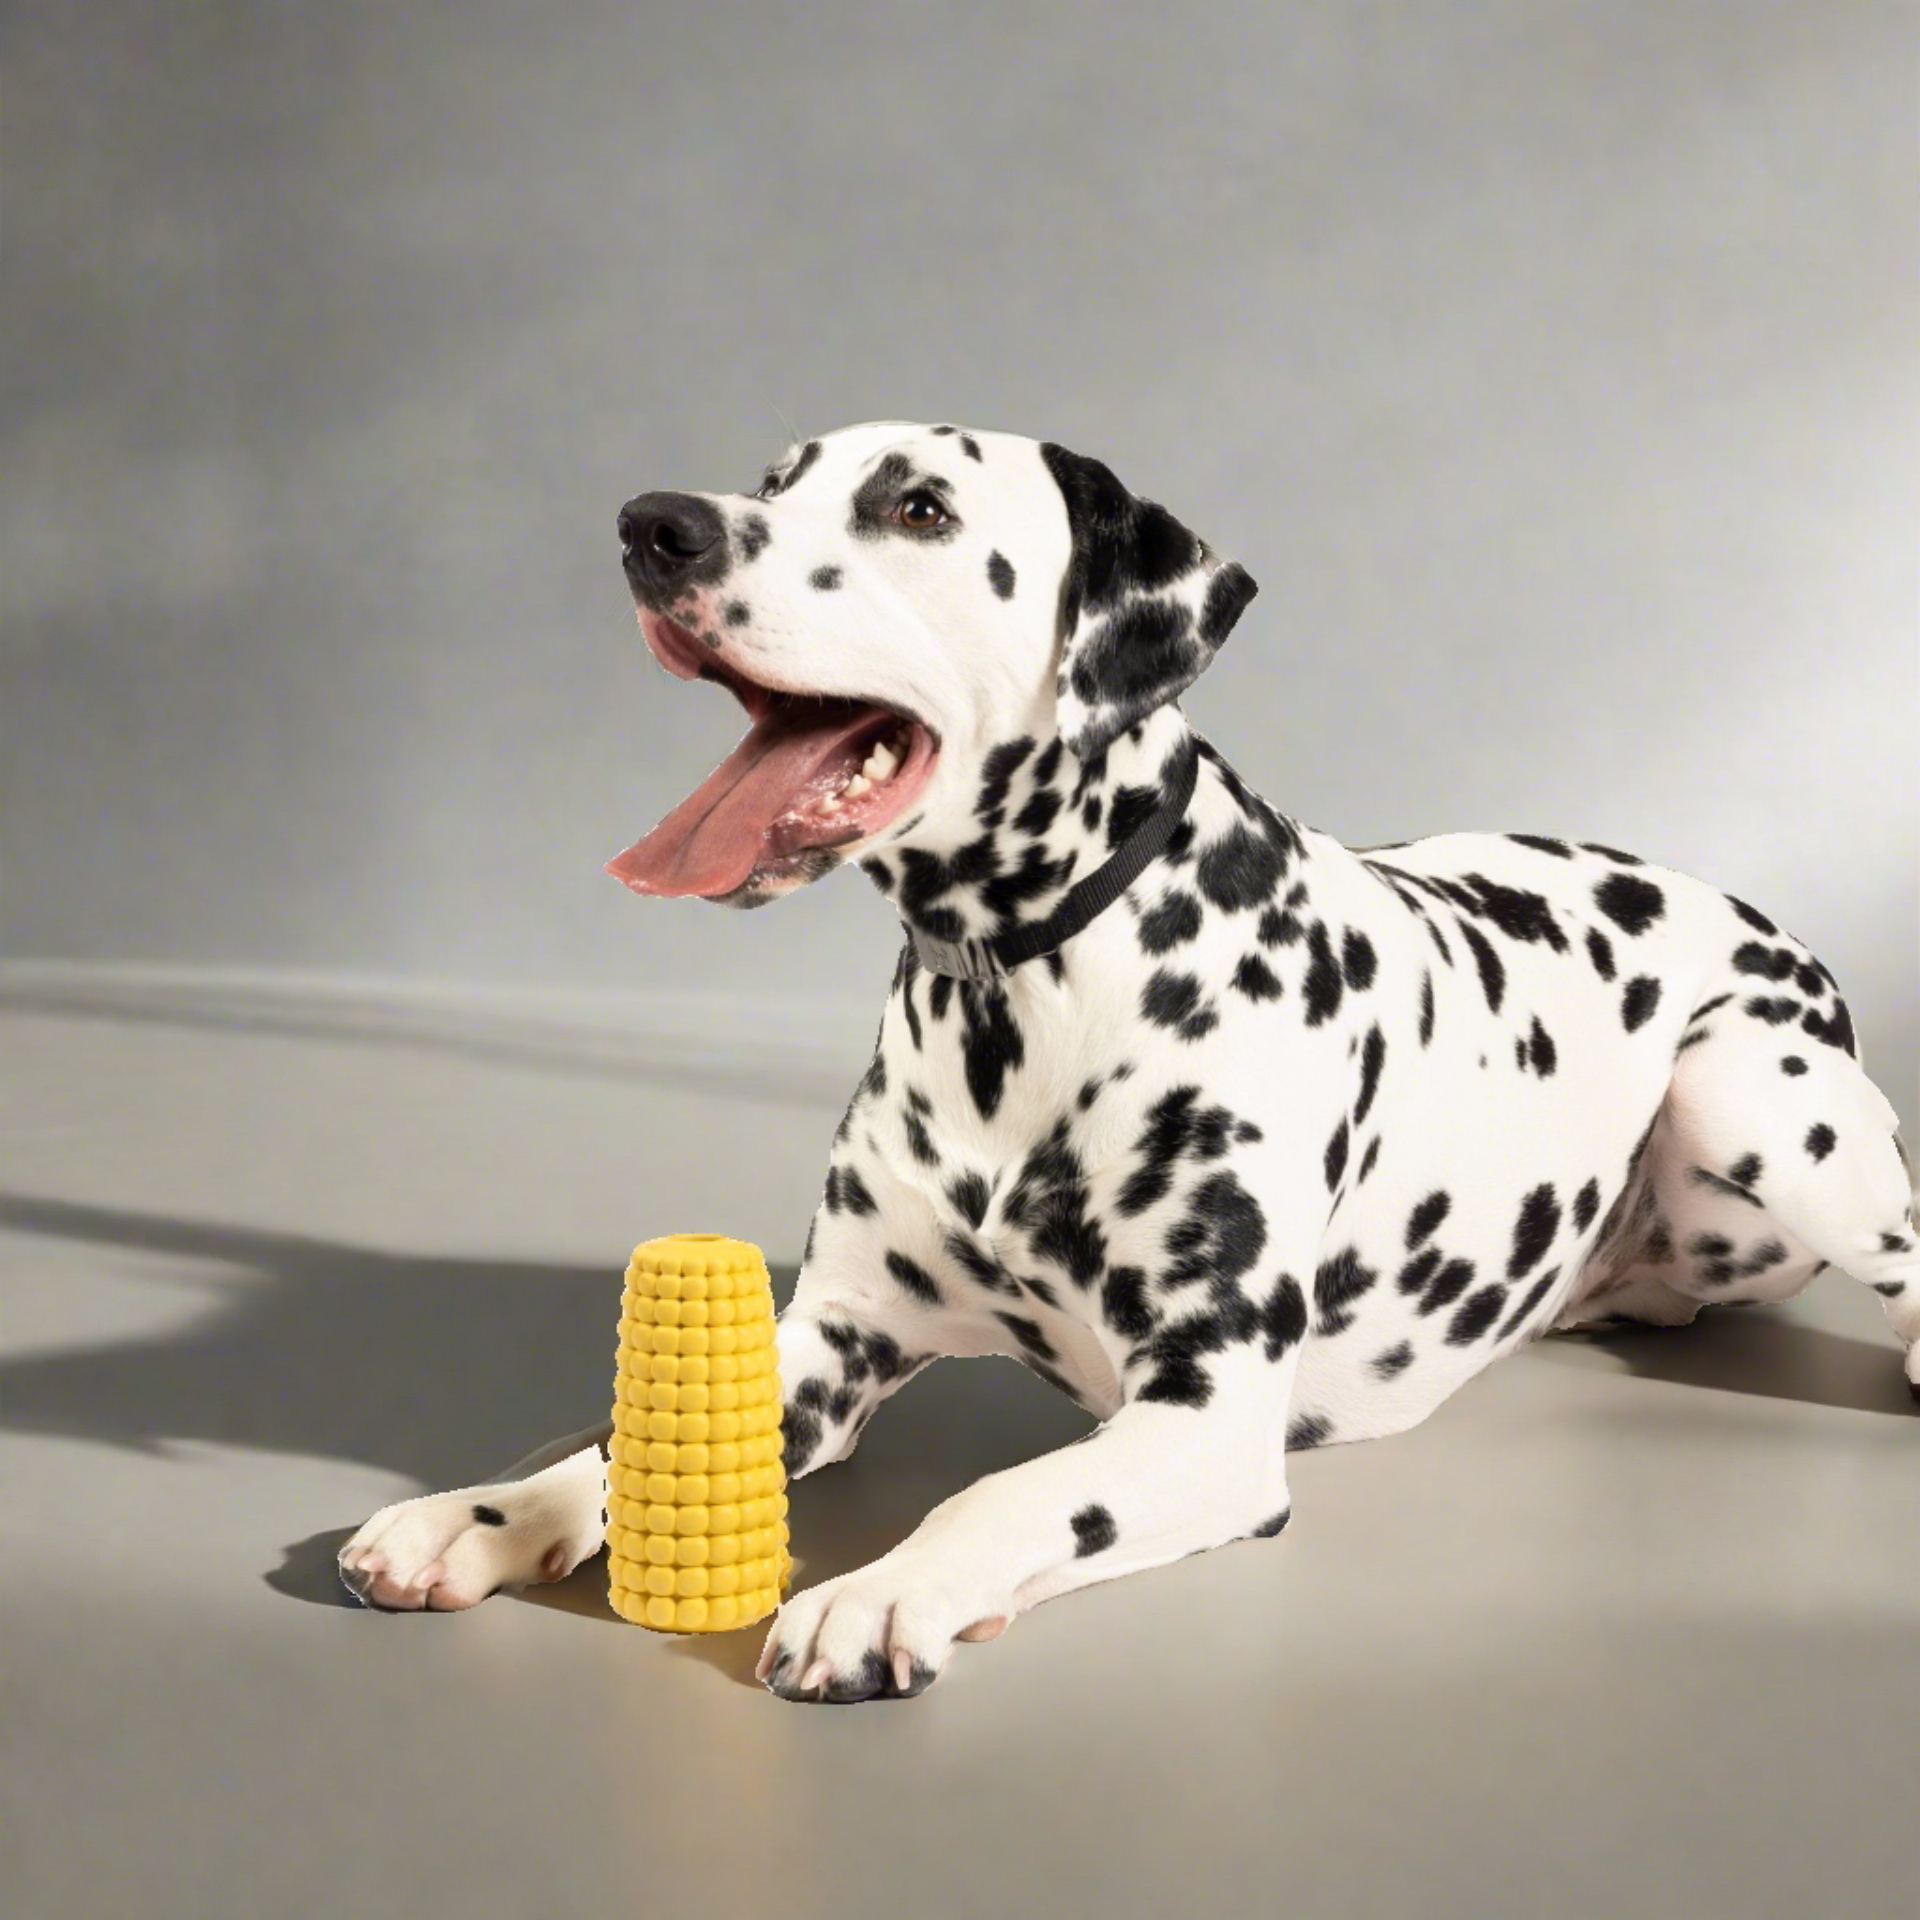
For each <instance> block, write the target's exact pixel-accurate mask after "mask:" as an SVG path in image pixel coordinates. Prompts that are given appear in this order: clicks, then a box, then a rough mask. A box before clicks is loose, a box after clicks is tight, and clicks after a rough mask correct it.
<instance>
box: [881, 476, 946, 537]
mask: <svg viewBox="0 0 1920 1920" xmlns="http://www.w3.org/2000/svg"><path fill="white" fill-rule="evenodd" d="M893 517H894V519H895V520H896V521H898V522H899V524H900V525H901V526H903V527H905V528H906V530H907V531H908V532H909V533H935V532H938V530H939V529H940V528H942V527H944V526H945V525H946V524H947V522H948V521H950V520H951V519H952V518H953V515H952V514H950V513H949V512H948V511H947V509H946V507H945V505H944V504H943V503H942V501H941V499H940V496H939V495H938V494H937V493H929V492H927V490H926V489H925V488H924V487H922V488H919V489H917V490H916V491H915V492H913V493H905V494H902V495H901V496H900V501H899V504H898V505H897V506H896V507H895V508H894V510H893Z"/></svg>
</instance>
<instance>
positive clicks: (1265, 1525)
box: [1247, 1508, 1293, 1540]
mask: <svg viewBox="0 0 1920 1920" xmlns="http://www.w3.org/2000/svg"><path fill="white" fill-rule="evenodd" d="M1292 1518H1293V1512H1292V1509H1291V1508H1289V1509H1288V1510H1287V1511H1286V1512H1284V1513H1276V1514H1275V1515H1274V1516H1273V1518H1272V1519H1271V1520H1262V1521H1261V1522H1260V1524H1259V1525H1258V1526H1257V1527H1255V1528H1254V1530H1253V1531H1252V1532H1251V1533H1250V1534H1248V1535H1247V1538H1248V1539H1249V1540H1271V1539H1273V1538H1274V1537H1275V1535H1277V1534H1280V1533H1282V1532H1284V1531H1285V1530H1286V1525H1287V1522H1288V1521H1289V1520H1291V1519H1292Z"/></svg>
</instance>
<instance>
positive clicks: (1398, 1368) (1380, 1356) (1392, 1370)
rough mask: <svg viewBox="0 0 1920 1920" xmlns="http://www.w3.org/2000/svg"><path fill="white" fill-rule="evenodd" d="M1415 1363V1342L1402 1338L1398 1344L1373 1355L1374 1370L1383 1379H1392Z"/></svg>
mask: <svg viewBox="0 0 1920 1920" xmlns="http://www.w3.org/2000/svg"><path fill="white" fill-rule="evenodd" d="M1412 1365H1413V1342H1412V1341H1411V1340H1402V1341H1401V1342H1400V1344H1399V1345H1398V1346H1394V1347H1389V1348H1387V1350H1386V1351H1385V1352H1384V1353H1376V1354H1375V1355H1374V1356H1373V1371H1374V1373H1375V1374H1376V1375H1377V1376H1378V1377H1379V1378H1380V1379H1382V1380H1391V1379H1393V1378H1394V1376H1395V1375H1396V1374H1402V1373H1405V1372H1406V1370H1407V1369H1408V1368H1409V1367H1410V1366H1412Z"/></svg>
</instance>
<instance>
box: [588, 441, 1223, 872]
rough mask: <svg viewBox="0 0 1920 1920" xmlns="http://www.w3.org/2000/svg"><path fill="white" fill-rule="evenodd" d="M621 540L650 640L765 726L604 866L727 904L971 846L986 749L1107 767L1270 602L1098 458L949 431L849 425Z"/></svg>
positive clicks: (640, 522) (652, 518)
mask: <svg viewBox="0 0 1920 1920" xmlns="http://www.w3.org/2000/svg"><path fill="white" fill-rule="evenodd" d="M619 530H620V541H621V547H622V559H623V563H624V565H625V569H626V575H627V581H628V584H629V586H630V587H631V588H632V590H633V597H634V600H635V603H636V604H637V606H638V608H639V615H640V626H641V630H642V632H643V633H644V634H645V636H646V641H647V645H648V646H649V647H650V648H651V649H652V650H653V652H654V654H655V655H656V656H657V657H658V659H659V660H660V662H661V664H662V665H663V666H665V667H666V668H667V669H668V671H669V672H672V673H675V674H678V675H679V676H680V677H681V678H683V679H689V680H691V679H705V680H717V681H719V682H720V684H721V685H722V686H724V687H726V688H727V689H728V691H729V692H731V693H732V694H733V695H734V696H735V697H736V698H737V699H738V700H739V702H740V704H741V705H742V706H743V707H744V708H745V709H746V711H747V716H748V718H749V719H750V721H751V722H752V725H751V727H750V728H749V730H748V732H747V735H746V737H745V738H744V739H743V740H742V741H741V742H740V744H739V746H738V747H736V748H735V749H734V751H733V752H732V754H731V755H729V756H728V758H727V759H726V760H725V761H724V762H723V763H722V764H721V765H720V766H719V767H717V768H716V769H715V770H714V772H713V773H712V774H710V775H709V776H708V777H707V779H706V781H705V782H704V783H703V784H702V785H701V786H700V787H699V789H698V790H697V791H696V792H694V793H693V794H692V795H690V796H689V797H688V798H687V799H686V800H684V801H682V802H681V803H680V805H679V806H678V807H676V808H675V809H674V810H673V812H672V813H670V814H669V815H668V816H667V817H666V818H665V819H664V820H663V821H661V823H660V824H659V825H658V826H657V827H655V828H654V830H653V831H652V832H651V833H650V834H648V835H647V837H646V838H645V839H644V840H642V841H640V842H639V843H638V845H636V846H633V847H630V848H629V849H628V850H627V851H626V852H625V853H623V854H621V855H620V856H619V857H618V858H617V859H615V860H614V861H612V862H611V863H610V864H609V867H608V871H609V872H611V873H613V874H614V875H615V876H616V877H617V878H619V879H621V880H623V881H625V882H626V884H627V885H628V886H630V887H632V888H633V889H634V890H635V891H636V892H638V893H660V894H699V895H703V896H705V897H706V898H709V899H715V900H722V901H726V902H728V903H730V904H732V905H736V906H757V905H759V904H760V903H761V902H763V901H765V900H769V899H773V898H775V897H777V896H778V895H780V894H782V893H785V892H788V891H790V890H791V889H792V888H793V887H795V886H798V885H800V884H802V883H803V882H805V881H808V880H813V879H817V878H818V877H819V876H820V875H821V874H823V873H826V872H828V871H829V870H831V869H832V868H833V867H834V866H837V865H838V864H839V863H840V862H841V861H843V860H845V859H849V858H858V857H863V856H865V855H867V854H869V853H872V852H876V851H878V850H879V849H881V848H883V847H887V846H896V845H900V846H914V845H926V846H933V847H942V846H952V845H957V844H959V843H960V841H961V840H963V839H964V838H966V837H967V836H968V835H969V834H970V833H973V832H977V831H978V825H977V820H976V805H977V801H978V796H979V794H980V790H981V785H982V778H983V770H984V769H986V768H987V766H988V765H989V760H990V756H991V755H992V754H993V752H994V749H995V748H996V747H1004V745H1005V744H1006V743H1007V742H1009V741H1012V740H1016V739H1022V738H1024V739H1026V740H1029V741H1039V742H1045V741H1048V740H1051V739H1052V738H1054V737H1055V736H1056V735H1057V736H1058V737H1059V738H1060V740H1061V741H1062V742H1063V744H1064V746H1065V747H1066V749H1067V750H1068V751H1069V752H1071V753H1073V754H1075V755H1077V756H1079V757H1081V758H1082V759H1086V758H1090V757H1092V756H1095V755H1097V754H1099V753H1101V752H1103V751H1104V749H1105V748H1106V746H1107V745H1108V743H1109V742H1110V741H1112V740H1113V739H1114V737H1115V736H1116V735H1117V734H1119V733H1121V732H1122V731H1124V730H1125V729H1126V728H1128V727H1130V726H1131V725H1132V724H1133V723H1134V722H1135V721H1136V720H1138V719H1139V718H1140V717H1141V716H1142V715H1143V714H1145V713H1147V712H1149V711H1150V710H1151V709H1153V708H1154V707H1157V706H1160V705H1162V704H1164V703H1165V702H1167V701H1169V700H1172V699H1173V698H1174V697H1175V696H1176V695H1178V694H1179V693H1180V691H1181V690H1182V689H1183V688H1184V687H1186V686H1187V685H1188V684H1189V683H1190V682H1191V681H1192V680H1193V678H1194V677H1195V675H1197V674H1198V673H1199V672H1200V670H1201V669H1202V668H1203V667H1205V666H1206V664H1207V662H1208V661H1209V660H1210V659H1212V657H1213V655H1214V652H1215V650H1216V649H1217V648H1218V647H1219V645H1220V643H1221V642H1222V641H1223V640H1224V639H1225V638H1226V636H1227V633H1228V631H1229V629H1230V628H1231V627H1232V626H1233V623H1234V621H1235V620H1236V619H1237V618H1238V617H1239V614H1240V611H1241V609H1242V608H1243V607H1244V606H1245V605H1246V603H1247V602H1248V601H1249V600H1250V599H1251V598H1252V597H1253V592H1254V585H1253V582H1252V580H1251V579H1249V578H1248V576H1247V575H1246V573H1245V572H1244V571H1243V570H1242V569H1241V568H1239V567H1237V566H1235V565H1233V564H1232V563H1231V562H1225V561H1222V560H1220V559H1219V558H1218V557H1217V556H1216V555H1215V554H1214V553H1213V552H1212V551H1211V549H1209V548H1208V547H1207V546H1206V544H1205V543H1204V542H1203V541H1201V540H1199V539H1198V538H1196V537H1195V536H1194V535H1193V534H1192V533H1190V532H1189V531H1188V530H1187V529H1186V528H1185V527H1184V526H1182V525H1181V524H1180V522H1179V521H1177V520H1176V519H1174V517H1173V516H1172V515H1171V514H1170V513H1168V512H1167V511H1166V510H1165V509H1164V508H1162V507H1158V506H1155V505H1154V504H1153V503H1152V502H1150V501H1146V500H1139V499H1136V498H1135V497H1134V496H1133V495H1132V494H1130V493H1129V492H1128V491H1127V490H1126V488H1125V487H1123V486H1122V485H1121V484H1120V482H1119V481H1118V480H1116V479H1115V478H1114V476H1113V475H1112V474H1111V473H1110V472H1109V471H1108V470H1107V469H1106V468H1105V467H1104V466H1102V465H1101V464H1100V463H1099V462H1098V461H1097V460H1088V459H1084V458H1082V457H1081V456H1080V455H1078V454H1074V453H1069V452H1067V451H1066V450H1065V449H1064V448H1062V447H1056V446H1052V445H1048V444H1043V443H1040V442H1036V441H1032V440H1025V439H1021V438H1018V437H1016V436H1014V435H1011V434H999V433H969V432H965V431H963V430H961V429H959V428H956V427H948V426H938V427H920V426H907V425H902V424H900V423H898V422H885V423H880V424H876V425H868V426H860V427H848V428H845V429H843V430H842V431H840V432H838V433H833V434H828V435H826V436H824V437H823V438H821V439H818V440H809V441H808V442H807V443H806V444H805V445H804V446H801V447H798V448H795V449H794V450H793V451H791V452H790V453H788V454H787V455H786V456H785V457H784V458H783V459H781V460H780V461H779V462H778V463H777V464H776V465H774V466H772V467H770V468H768V470H767V473H766V476H765V478H764V479H763V480H762V481H761V483H760V485H759V487H758V488H757V489H756V490H755V491H754V492H753V493H751V494H702V493H646V494H641V495H640V496H639V497H638V498H637V499H634V500H630V501H628V502H627V504H626V505H625V506H624V507H623V508H622V509H621V511H620V519H619Z"/></svg>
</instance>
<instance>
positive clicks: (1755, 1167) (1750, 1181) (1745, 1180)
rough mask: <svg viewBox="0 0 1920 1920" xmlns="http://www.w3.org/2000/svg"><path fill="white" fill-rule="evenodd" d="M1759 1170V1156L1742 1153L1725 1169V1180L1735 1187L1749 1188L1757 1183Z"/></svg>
mask: <svg viewBox="0 0 1920 1920" xmlns="http://www.w3.org/2000/svg"><path fill="white" fill-rule="evenodd" d="M1761 1170H1762V1169H1761V1162H1760V1156H1759V1155H1758V1154H1757V1153H1743V1154H1742V1155H1741V1156H1740V1158H1739V1159H1738V1160H1736V1161H1735V1162H1734V1163H1733V1165H1732V1166H1730V1167H1729V1168H1728V1169H1727V1178H1728V1179H1729V1180H1731V1181H1732V1182H1733V1184H1734V1185H1735V1186H1736V1187H1751V1186H1754V1185H1756V1184H1757V1183H1758V1181H1759V1179H1760V1174H1761Z"/></svg>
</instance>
